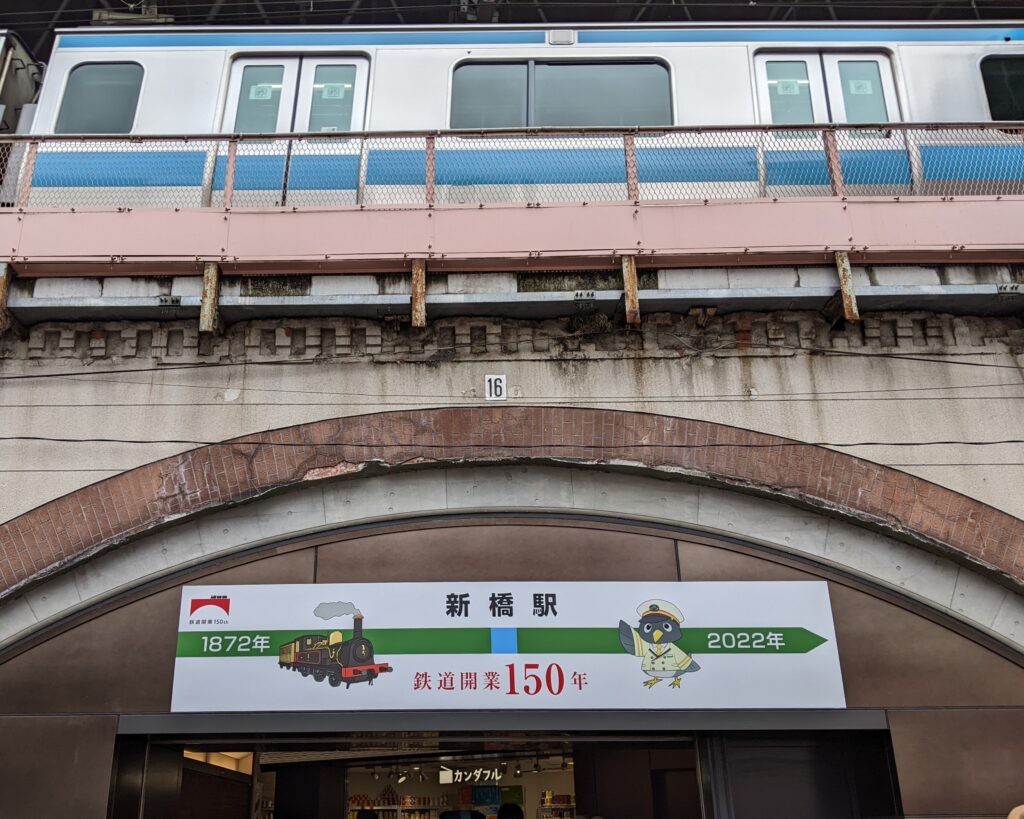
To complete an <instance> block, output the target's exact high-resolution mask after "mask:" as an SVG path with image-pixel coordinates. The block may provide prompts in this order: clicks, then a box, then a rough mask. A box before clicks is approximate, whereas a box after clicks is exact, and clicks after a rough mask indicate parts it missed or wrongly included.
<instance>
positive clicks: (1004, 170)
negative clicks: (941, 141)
mask: <svg viewBox="0 0 1024 819" xmlns="http://www.w3.org/2000/svg"><path fill="white" fill-rule="evenodd" d="M920 150H921V165H922V169H923V174H924V178H925V179H926V180H948V179H965V180H984V181H995V180H1015V181H1021V180H1024V145H922V146H921V149H920Z"/></svg>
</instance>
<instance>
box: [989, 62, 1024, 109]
mask: <svg viewBox="0 0 1024 819" xmlns="http://www.w3.org/2000/svg"><path fill="white" fill-rule="evenodd" d="M981 78H982V80H983V81H984V83H985V96H986V97H988V108H989V111H990V112H991V113H992V119H994V120H996V121H997V122H998V121H1002V122H1006V121H1013V122H1016V121H1020V120H1024V55H1022V56H1016V57H987V58H986V59H984V60H982V63H981Z"/></svg>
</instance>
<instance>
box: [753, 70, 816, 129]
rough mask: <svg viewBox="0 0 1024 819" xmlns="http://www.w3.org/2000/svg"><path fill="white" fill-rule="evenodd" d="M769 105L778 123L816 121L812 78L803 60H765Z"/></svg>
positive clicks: (790, 123)
mask: <svg viewBox="0 0 1024 819" xmlns="http://www.w3.org/2000/svg"><path fill="white" fill-rule="evenodd" d="M765 74H766V76H767V85H768V104H769V105H770V107H771V114H772V122H773V123H774V124H776V125H804V124H806V123H810V122H814V105H813V103H812V101H811V81H810V78H809V77H808V75H807V63H806V62H805V61H803V60H771V61H769V62H766V63H765Z"/></svg>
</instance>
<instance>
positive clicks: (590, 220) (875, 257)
mask: <svg viewBox="0 0 1024 819" xmlns="http://www.w3.org/2000/svg"><path fill="white" fill-rule="evenodd" d="M1022 224H1024V197H1016V198H1002V199H998V200H997V199H995V198H977V199H967V200H957V201H955V202H950V201H939V200H935V199H901V200H900V201H893V200H891V199H889V200H876V199H861V200H847V201H842V200H836V199H812V200H798V199H789V200H779V201H774V202H773V201H765V200H753V201H738V202H737V201H721V202H713V203H709V204H706V205H705V204H702V203H657V204H653V203H652V204H643V205H633V204H595V205H582V204H581V205H549V206H535V207H515V206H492V207H446V208H433V209H429V208H425V207H424V208H419V209H410V210H390V209H379V210H377V209H364V210H359V209H339V210H333V211H320V210H309V211H303V210H296V211H293V210H290V209H277V210H249V211H230V212H224V211H217V210H212V209H196V210H180V211H174V210H163V209H153V210H145V209H142V210H132V211H125V212H117V211H75V212H71V211H25V212H21V213H17V212H10V213H0V247H4V248H10V256H9V259H10V261H11V263H12V264H13V266H14V267H15V269H16V270H18V272H19V274H21V275H40V276H42V275H76V274H78V275H80V274H83V273H88V272H92V273H99V272H102V273H103V274H105V275H118V274H124V275H139V274H140V273H151V274H154V275H155V274H160V273H170V272H183V273H195V274H196V275H199V274H201V273H202V268H203V264H204V263H206V262H211V261H213V262H219V263H221V267H222V269H223V270H225V271H228V272H234V271H246V272H271V271H277V272H282V271H283V272H287V271H296V272H303V271H306V272H308V271H318V270H324V271H327V270H337V271H353V272H355V271H360V270H363V271H367V270H369V271H372V270H407V269H409V268H410V267H411V264H412V259H414V258H425V259H427V260H428V262H429V265H430V267H431V268H432V269H435V270H441V269H446V270H487V269H495V268H502V269H509V268H510V267H511V268H516V269H531V268H532V269H552V268H565V269H571V268H587V267H589V268H593V267H594V266H607V267H617V266H619V265H620V262H619V259H620V258H621V256H623V255H637V256H638V262H639V263H640V264H641V265H643V266H646V267H650V266H655V265H658V266H673V265H680V266H685V265H700V264H711V263H713V262H714V263H729V264H765V263H768V262H774V263H799V262H805V263H821V262H823V261H825V262H827V261H830V260H831V259H832V254H833V253H834V252H835V251H836V250H846V251H848V252H849V253H850V258H851V260H853V261H892V262H897V261H906V262H911V261H938V262H943V261H946V262H967V261H971V260H974V261H989V262H997V261H1000V262H1008V263H1009V262H1021V261H1024V232H1022V231H1021V229H1020V226H1021V225H1022Z"/></svg>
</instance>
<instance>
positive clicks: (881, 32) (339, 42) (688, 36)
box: [57, 26, 1024, 49]
mask: <svg viewBox="0 0 1024 819" xmlns="http://www.w3.org/2000/svg"><path fill="white" fill-rule="evenodd" d="M577 38H578V41H579V42H580V44H587V43H591V44H595V43H603V44H611V43H757V42H760V43H790V42H803V43H806V42H839V43H890V42H999V43H1002V42H1016V41H1020V40H1021V39H1024V29H1022V28H1020V27H995V26H992V27H975V26H959V27H957V26H945V27H935V26H914V27H902V28H900V27H886V26H865V27H863V28H856V27H846V26H844V27H829V28H796V27H793V26H778V27H773V28H767V27H757V26H754V27H750V28H743V27H728V28H726V27H722V28H715V27H711V26H708V27H685V28H684V27H680V28H663V29H657V28H655V29H651V28H634V29H605V28H597V29H582V30H580V31H579V32H578V34H577ZM544 41H545V33H544V32H543V31H537V30H519V31H515V30H512V31H494V30H492V31H281V32H254V31H246V32H233V31H208V32H187V31H182V32H147V33H135V32H132V33H125V34H110V33H106V32H104V33H103V34H99V33H78V32H76V33H74V34H60V35H58V39H57V48H59V49H60V48H183V47H184V48H189V47H206V48H224V47H242V46H263V47H298V46H395V45H396V46H430V45H443V46H463V45H514V44H527V43H531V44H535V45H540V44H543V43H544Z"/></svg>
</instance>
